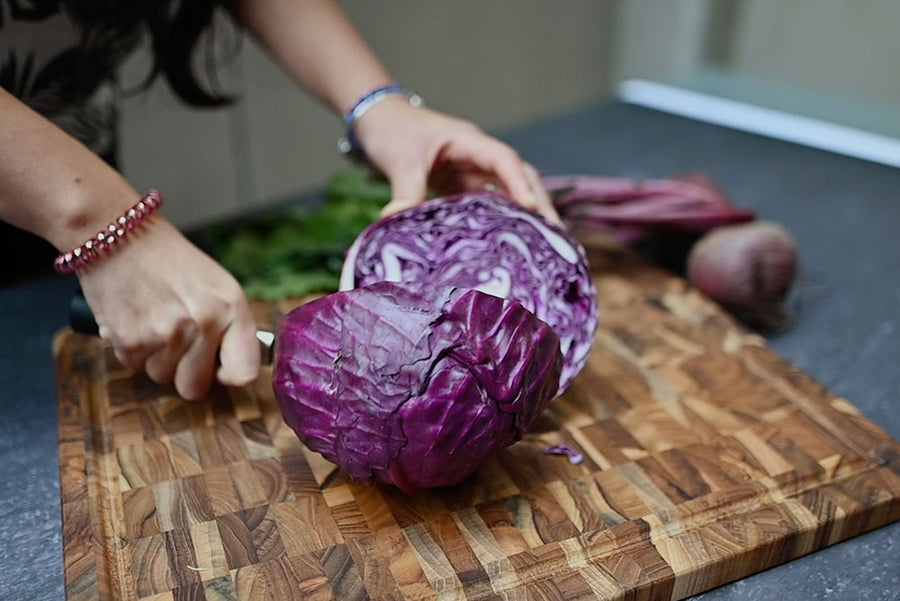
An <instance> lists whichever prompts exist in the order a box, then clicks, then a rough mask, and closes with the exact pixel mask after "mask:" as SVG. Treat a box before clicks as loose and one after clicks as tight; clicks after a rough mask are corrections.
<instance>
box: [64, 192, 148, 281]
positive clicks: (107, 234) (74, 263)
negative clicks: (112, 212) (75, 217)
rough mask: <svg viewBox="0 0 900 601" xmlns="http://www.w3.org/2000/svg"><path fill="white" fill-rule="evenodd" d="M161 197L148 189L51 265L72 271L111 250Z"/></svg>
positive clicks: (139, 222)
mask: <svg viewBox="0 0 900 601" xmlns="http://www.w3.org/2000/svg"><path fill="white" fill-rule="evenodd" d="M162 203H163V197H162V195H161V194H160V193H159V192H157V191H156V190H150V191H149V192H147V193H146V194H144V196H143V197H141V199H140V200H139V201H138V202H137V203H136V204H135V205H134V206H133V207H131V208H130V209H128V210H127V211H125V213H123V214H122V216H121V217H119V218H118V219H116V220H115V221H113V222H112V223H110V224H109V225H108V226H107V227H106V229H105V230H101V231H100V232H98V233H97V235H96V236H94V237H93V238H91V239H90V240H87V241H86V242H85V243H84V244H82V245H81V246H79V247H77V248H75V249H73V250H72V251H71V252H67V253H64V254H61V255H59V256H58V257H56V260H55V261H53V267H54V268H55V269H56V271H58V272H59V273H72V272H73V271H76V270H78V269H81V268H82V267H84V266H85V265H87V264H88V263H90V262H91V261H93V260H94V259H97V258H98V257H100V256H102V255H105V254H107V253H109V252H110V251H112V250H113V249H114V248H116V246H118V243H119V241H120V240H122V239H124V238H125V237H126V236H127V235H128V233H129V232H130V231H132V230H134V229H135V228H136V227H138V226H139V225H141V224H142V223H143V222H144V221H145V220H146V219H147V218H148V217H149V216H150V215H152V214H153V213H155V212H156V211H157V209H159V207H161V206H162Z"/></svg>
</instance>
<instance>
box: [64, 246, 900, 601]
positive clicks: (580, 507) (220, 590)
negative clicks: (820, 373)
mask: <svg viewBox="0 0 900 601" xmlns="http://www.w3.org/2000/svg"><path fill="white" fill-rule="evenodd" d="M594 266H595V270H596V274H597V275H596V282H597V286H598V290H599V298H600V304H601V320H602V325H601V328H600V331H599V332H598V335H597V342H596V345H595V348H594V351H593V354H592V356H591V359H590V361H589V363H588V366H587V368H586V369H585V371H584V372H583V373H582V374H581V375H580V376H579V377H578V378H577V379H576V381H575V382H574V383H573V385H572V387H571V389H570V390H569V391H568V392H567V393H566V394H565V395H564V396H563V397H562V398H559V399H557V400H556V401H554V402H553V403H552V405H551V408H550V409H549V410H548V411H547V412H546V415H545V416H544V418H543V419H542V421H541V423H540V427H539V428H538V431H537V432H534V433H532V434H530V435H528V436H527V437H526V439H525V440H523V441H522V442H520V443H518V444H516V445H515V446H513V447H512V448H510V449H508V450H507V451H505V452H503V453H502V454H500V455H499V456H498V457H497V458H496V459H494V460H492V461H490V462H489V463H488V464H487V465H485V466H484V467H483V468H482V469H481V470H480V471H479V472H478V473H477V474H476V476H475V477H473V478H472V479H471V480H470V481H468V482H466V483H464V484H462V485H460V486H456V487H453V488H450V489H445V490H438V491H432V492H425V493H421V494H417V495H416V496H412V497H410V496H406V495H403V494H402V493H400V492H398V491H397V490H395V489H392V488H381V487H371V486H365V485H357V484H354V483H351V482H348V481H347V480H346V479H345V478H344V477H343V476H342V475H341V474H340V473H337V472H335V470H334V468H333V466H332V465H331V464H329V463H327V462H326V461H324V460H323V459H322V458H321V457H320V456H318V455H316V454H314V453H311V452H309V451H308V450H306V449H305V448H304V447H303V446H302V444H301V443H300V442H299V441H298V439H297V438H296V437H295V435H294V434H293V432H291V431H290V430H289V429H288V428H287V427H286V426H285V425H284V423H283V422H282V420H281V416H280V414H279V412H278V407H277V405H276V403H275V400H274V398H273V395H272V392H271V387H270V379H269V377H268V376H269V375H270V374H264V377H262V378H260V381H259V382H258V384H257V385H255V386H253V387H249V388H246V389H236V390H227V389H222V388H220V389H217V390H215V391H214V392H213V393H212V394H211V395H210V396H209V398H208V399H206V400H205V401H202V402H197V403H186V402H183V401H182V400H180V399H179V398H178V397H177V396H176V395H175V394H174V393H173V391H172V390H171V389H168V388H161V387H158V386H156V385H154V384H153V383H152V382H150V381H149V380H147V379H146V378H145V377H144V376H139V375H134V374H131V373H129V372H127V371H125V370H123V369H122V368H121V367H120V366H119V365H118V364H117V363H116V361H115V359H114V358H113V356H112V353H111V352H110V351H109V349H108V348H106V347H105V346H104V344H103V343H102V342H101V341H99V340H97V339H91V338H87V337H82V336H78V335H76V334H73V333H72V332H70V331H63V332H61V333H60V334H59V335H58V337H57V340H56V348H55V352H56V360H57V378H58V385H59V427H60V446H59V454H60V463H61V488H62V511H63V539H64V562H65V587H66V594H67V597H68V599H69V601H76V600H81V599H97V598H100V599H110V600H126V599H128V600H137V599H153V600H155V601H162V600H173V601H174V600H180V599H191V600H194V599H198V600H199V599H207V600H210V601H213V600H232V599H254V600H256V599H307V598H308V599H340V600H344V599H351V600H355V599H366V598H369V599H385V600H387V599H392V600H393V599H398V600H399V599H459V600H463V599H469V600H472V601H475V600H488V599H510V598H512V599H566V600H571V599H594V598H597V599H610V600H612V599H681V598H684V597H686V596H689V595H691V594H695V593H698V592H701V591H704V590H707V589H710V588H712V587H715V586H717V585H720V584H722V583H725V582H729V581H731V580H735V579H737V578H740V577H742V576H745V575H748V574H751V573H753V572H757V571H760V570H763V569H765V568H768V567H770V566H774V565H777V564H780V563H783V562H785V561H788V560H790V559H792V558H794V557H798V556H800V555H803V554H806V553H810V552H813V551H815V550H817V549H819V548H822V547H824V546H827V545H830V544H833V543H837V542H839V541H841V540H843V539H846V538H848V537H851V536H854V535H856V534H859V533H862V532H865V531H867V530H870V529H872V528H876V527H878V526H881V525H883V524H886V523H889V522H891V521H893V520H896V519H898V518H900V501H898V499H900V475H898V474H900V461H898V456H900V454H898V452H900V447H898V444H897V443H896V442H895V441H894V440H892V439H891V438H890V437H889V436H888V435H886V434H885V433H884V432H883V431H881V430H880V429H879V428H878V427H876V426H875V425H873V424H872V423H870V422H868V421H867V420H865V419H864V418H863V417H861V416H860V415H859V414H858V412H857V411H856V410H855V409H854V407H853V406H852V405H851V404H850V403H849V402H847V401H846V400H844V399H842V398H838V397H836V396H834V395H832V394H831V393H829V392H828V391H827V390H825V389H824V388H823V387H822V386H820V385H819V384H817V383H816V382H814V381H813V380H812V379H811V378H810V377H808V376H807V375H805V374H804V373H802V372H801V371H799V370H798V369H797V368H796V367H793V366H791V365H790V364H788V363H787V362H785V361H784V360H783V359H781V358H780V357H779V356H777V355H776V354H775V353H773V352H772V351H770V350H769V349H767V348H766V346H765V344H764V342H763V340H762V339H761V338H760V337H758V336H756V335H753V334H749V333H747V332H745V331H743V330H741V329H739V328H738V327H737V326H736V325H735V324H734V323H733V322H732V320H731V319H730V318H728V317H727V316H726V315H725V314H723V312H722V311H721V310H720V309H718V308H717V307H716V306H715V305H713V304H712V303H710V302H709V301H707V300H705V299H704V298H702V297H701V296H700V295H698V294H697V293H696V292H695V291H693V290H692V289H690V288H689V287H688V286H687V285H686V284H685V283H684V282H683V281H682V280H679V279H676V278H673V277H671V276H668V275H666V274H665V273H664V272H662V271H660V270H657V269H655V268H651V267H648V266H647V265H645V264H644V263H642V262H640V261H638V260H636V259H634V258H631V257H629V256H620V257H618V258H607V259H606V260H603V261H597V260H595V261H594ZM281 309H282V310H284V309H286V307H281ZM259 310H260V312H259V318H260V321H261V322H263V323H265V322H270V324H271V321H272V320H273V318H274V317H277V315H278V313H279V308H278V307H259ZM561 442H565V443H568V444H571V445H573V446H575V447H577V448H579V449H581V450H582V451H583V452H584V454H585V461H584V462H583V463H582V464H580V465H576V466H573V465H569V463H568V462H567V460H566V458H564V457H559V456H549V455H545V454H544V452H543V451H544V449H545V448H546V447H547V446H548V445H550V444H556V443H561Z"/></svg>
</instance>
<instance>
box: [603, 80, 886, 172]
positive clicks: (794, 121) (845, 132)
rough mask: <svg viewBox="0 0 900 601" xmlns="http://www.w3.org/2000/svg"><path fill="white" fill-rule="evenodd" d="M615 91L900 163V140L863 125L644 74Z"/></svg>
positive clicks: (645, 102) (643, 102)
mask: <svg viewBox="0 0 900 601" xmlns="http://www.w3.org/2000/svg"><path fill="white" fill-rule="evenodd" d="M616 96H617V98H618V99H619V100H621V101H622V102H626V103H629V104H636V105H640V106H644V107H647V108H652V109H656V110H659V111H663V112H666V113H672V114H675V115H680V116H683V117H689V118H691V119H697V120H698V121H705V122H708V123H714V124H716V125H722V126H724V127H730V128H732V129H739V130H742V131H746V132H750V133H754V134H759V135H763V136H768V137H770V138H777V139H779V140H787V141H788V142H796V143H797V144H803V145H805V146H811V147H813V148H820V149H822V150H828V151H831V152H836V153H838V154H843V155H846V156H851V157H855V158H859V159H865V160H868V161H874V162H876V163H882V164H884V165H890V166H891V167H900V140H897V139H895V138H891V137H888V136H883V135H880V134H875V133H872V132H868V131H865V130H862V129H856V128H853V127H847V126H844V125H837V124H835V123H829V122H828V121H821V120H819V119H811V118H809V117H803V116H801V115H795V114H791V113H785V112H782V111H776V110H773V109H767V108H763V107H760V106H755V105H752V104H748V103H746V102H740V101H737V100H731V99H728V98H720V97H717V96H710V95H709V94H703V93H700V92H693V91H690V90H685V89H684V88H678V87H675V86H671V85H667V84H661V83H657V82H653V81H646V80H641V79H630V80H627V81H623V82H621V83H620V84H619V85H618V86H617V87H616Z"/></svg>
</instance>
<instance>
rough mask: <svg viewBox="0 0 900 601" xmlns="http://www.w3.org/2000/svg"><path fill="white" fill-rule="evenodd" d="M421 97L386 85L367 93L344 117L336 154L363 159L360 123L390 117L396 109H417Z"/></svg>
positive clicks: (421, 102)
mask: <svg viewBox="0 0 900 601" xmlns="http://www.w3.org/2000/svg"><path fill="white" fill-rule="evenodd" d="M423 104H424V101H423V100H422V97H421V96H419V95H418V94H416V93H415V92H413V91H411V90H408V89H407V88H404V87H402V86H400V85H399V84H395V83H392V84H388V85H383V86H378V87H375V88H372V89H371V90H369V91H367V92H366V93H364V94H363V95H361V96H360V97H359V99H358V100H357V101H356V102H355V103H354V104H353V105H352V106H351V107H350V108H349V109H348V110H347V112H346V113H345V114H344V127H345V132H344V136H343V137H342V138H340V139H339V140H338V144H337V147H338V151H339V152H341V153H342V154H344V155H347V156H349V157H351V158H354V159H357V160H365V158H366V156H365V150H364V145H363V144H361V143H360V138H359V135H358V134H359V130H360V128H361V127H362V124H363V122H371V121H373V120H375V119H376V118H374V117H373V116H372V114H373V113H374V114H381V115H385V114H390V113H392V112H393V110H392V108H391V107H393V109H396V108H398V107H404V108H407V109H408V108H419V107H421V106H422V105H423Z"/></svg>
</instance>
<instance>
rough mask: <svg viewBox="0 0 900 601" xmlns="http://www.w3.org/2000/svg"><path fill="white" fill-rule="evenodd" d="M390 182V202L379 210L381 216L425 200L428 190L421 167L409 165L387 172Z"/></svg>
mask: <svg viewBox="0 0 900 601" xmlns="http://www.w3.org/2000/svg"><path fill="white" fill-rule="evenodd" d="M387 176H388V180H389V181H390V182H391V202H389V203H388V204H387V205H385V207H384V208H383V209H382V210H381V215H382V217H386V216H388V215H393V214H394V213H397V212H400V211H402V210H404V209H408V208H409V207H411V206H414V205H417V204H419V203H420V202H422V201H423V200H425V195H426V193H427V191H428V182H427V180H426V174H425V173H424V172H423V171H422V170H421V169H416V168H415V167H411V168H408V169H404V170H401V171H397V172H395V173H388V174H387Z"/></svg>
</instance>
